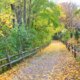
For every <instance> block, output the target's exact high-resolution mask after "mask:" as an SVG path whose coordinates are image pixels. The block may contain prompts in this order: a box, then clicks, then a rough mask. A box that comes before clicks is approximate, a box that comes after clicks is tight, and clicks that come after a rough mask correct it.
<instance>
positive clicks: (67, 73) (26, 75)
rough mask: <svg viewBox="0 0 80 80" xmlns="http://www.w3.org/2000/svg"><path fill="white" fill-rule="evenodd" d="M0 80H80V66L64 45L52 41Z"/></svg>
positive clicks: (0, 77)
mask: <svg viewBox="0 0 80 80" xmlns="http://www.w3.org/2000/svg"><path fill="white" fill-rule="evenodd" d="M0 80H80V66H79V65H78V63H77V62H76V61H75V59H74V58H73V56H72V54H71V53H70V52H68V51H67V49H66V47H65V45H64V44H62V43H61V42H59V41H53V42H52V43H51V44H50V45H49V46H48V47H46V48H44V49H42V50H41V51H39V52H38V53H37V54H36V55H35V56H33V57H31V58H28V59H26V60H24V61H23V62H22V63H20V64H18V65H17V66H15V67H13V68H12V69H11V70H9V71H7V72H6V73H4V74H2V75H0Z"/></svg>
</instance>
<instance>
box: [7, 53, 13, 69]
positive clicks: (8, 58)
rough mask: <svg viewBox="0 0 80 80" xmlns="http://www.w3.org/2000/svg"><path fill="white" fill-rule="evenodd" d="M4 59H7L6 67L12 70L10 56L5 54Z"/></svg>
mask: <svg viewBox="0 0 80 80" xmlns="http://www.w3.org/2000/svg"><path fill="white" fill-rule="evenodd" d="M6 57H7V61H8V63H9V65H8V67H10V68H12V65H11V60H10V56H9V55H8V54H7V55H6Z"/></svg>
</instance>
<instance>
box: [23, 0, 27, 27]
mask: <svg viewBox="0 0 80 80" xmlns="http://www.w3.org/2000/svg"><path fill="white" fill-rule="evenodd" d="M26 6H27V5H26V0H24V9H23V21H24V26H25V27H26V26H27V11H26V10H27V8H26Z"/></svg>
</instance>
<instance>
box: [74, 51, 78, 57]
mask: <svg viewBox="0 0 80 80" xmlns="http://www.w3.org/2000/svg"><path fill="white" fill-rule="evenodd" d="M76 53H77V51H76V50H74V57H75V58H76Z"/></svg>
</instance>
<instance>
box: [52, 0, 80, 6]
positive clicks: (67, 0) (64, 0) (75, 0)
mask: <svg viewBox="0 0 80 80" xmlns="http://www.w3.org/2000/svg"><path fill="white" fill-rule="evenodd" d="M53 1H54V2H57V3H62V2H73V3H75V4H77V5H79V6H80V0H53Z"/></svg>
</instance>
